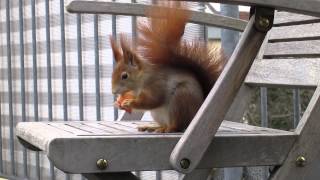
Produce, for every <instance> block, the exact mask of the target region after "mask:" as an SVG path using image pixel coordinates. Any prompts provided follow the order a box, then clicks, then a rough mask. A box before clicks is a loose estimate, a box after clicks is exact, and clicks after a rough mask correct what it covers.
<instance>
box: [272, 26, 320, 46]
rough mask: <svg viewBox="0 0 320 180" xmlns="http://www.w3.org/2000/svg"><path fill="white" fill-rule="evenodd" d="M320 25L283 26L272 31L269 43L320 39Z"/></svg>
mask: <svg viewBox="0 0 320 180" xmlns="http://www.w3.org/2000/svg"><path fill="white" fill-rule="evenodd" d="M319 29H320V23H313V24H305V25H296V26H282V27H274V28H272V29H271V32H270V38H269V42H288V41H303V40H319V39H320V31H319Z"/></svg>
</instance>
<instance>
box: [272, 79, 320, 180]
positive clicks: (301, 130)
mask: <svg viewBox="0 0 320 180" xmlns="http://www.w3.org/2000/svg"><path fill="white" fill-rule="evenodd" d="M319 118H320V85H319V86H318V88H317V89H316V91H315V93H314V95H313V97H312V98H311V101H310V103H309V105H308V107H307V109H306V111H305V113H304V115H303V117H302V119H301V121H300V123H299V125H298V127H297V129H296V133H297V134H299V136H298V139H297V141H296V143H295V144H294V145H293V147H292V149H291V151H290V152H289V155H288V157H287V159H286V160H285V161H284V163H283V165H282V166H281V167H279V169H278V170H277V171H276V172H275V173H274V174H273V175H272V177H271V180H309V179H310V180H311V179H319V177H320V171H319V165H320V163H319V162H320V151H319V149H320V131H319V129H320V122H319Z"/></svg>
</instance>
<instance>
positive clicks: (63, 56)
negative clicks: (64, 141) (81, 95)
mask: <svg viewBox="0 0 320 180" xmlns="http://www.w3.org/2000/svg"><path fill="white" fill-rule="evenodd" d="M60 31H61V61H62V94H63V120H64V121H68V100H67V98H68V97H67V73H66V72H67V67H66V47H65V24H64V0H60ZM69 179H70V175H68V174H66V180H69Z"/></svg>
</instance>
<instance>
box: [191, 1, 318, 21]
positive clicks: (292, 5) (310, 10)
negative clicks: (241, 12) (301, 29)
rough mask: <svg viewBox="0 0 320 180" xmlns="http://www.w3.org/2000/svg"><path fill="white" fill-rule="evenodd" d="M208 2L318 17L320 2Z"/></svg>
mask: <svg viewBox="0 0 320 180" xmlns="http://www.w3.org/2000/svg"><path fill="white" fill-rule="evenodd" d="M185 1H194V0H185ZM198 1H200V0H198ZM208 1H209V2H217V3H228V4H237V5H245V6H262V7H272V8H275V9H278V10H286V11H291V12H297V13H301V14H307V15H312V16H318V17H320V0H267V1H266V0H207V2H208Z"/></svg>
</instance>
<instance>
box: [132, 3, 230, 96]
mask: <svg viewBox="0 0 320 180" xmlns="http://www.w3.org/2000/svg"><path fill="white" fill-rule="evenodd" d="M162 5H164V6H154V7H152V8H150V9H149V10H148V13H147V15H148V17H149V18H148V21H147V22H144V23H139V25H138V40H137V45H138V48H139V52H140V53H139V54H140V55H141V56H142V57H144V58H145V59H146V60H147V61H149V62H150V63H152V64H158V65H164V66H170V67H173V68H179V69H185V70H187V71H191V73H193V74H194V75H195V77H196V78H197V80H198V81H199V82H200V84H201V86H202V88H203V92H204V95H205V96H207V94H208V93H209V91H210V90H211V88H212V86H213V85H214V83H215V81H216V80H217V78H218V76H219V74H220V72H221V70H222V68H223V65H224V56H223V53H222V52H221V50H220V48H219V47H216V48H213V49H208V48H207V46H206V44H205V42H201V41H200V40H199V41H193V42H187V41H185V40H182V36H183V33H184V29H185V26H186V23H187V21H188V20H189V19H190V17H191V14H190V12H189V11H187V10H186V7H187V6H186V4H185V3H181V2H166V3H164V4H162Z"/></svg>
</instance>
